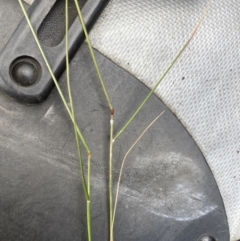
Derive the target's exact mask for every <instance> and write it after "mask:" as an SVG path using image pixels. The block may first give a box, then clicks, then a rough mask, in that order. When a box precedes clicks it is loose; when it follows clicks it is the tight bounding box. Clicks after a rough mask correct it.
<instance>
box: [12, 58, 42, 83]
mask: <svg viewBox="0 0 240 241" xmlns="http://www.w3.org/2000/svg"><path fill="white" fill-rule="evenodd" d="M41 74H42V69H41V66H40V64H39V63H38V61H37V60H35V59H34V58H32V57H28V56H22V57H19V58H17V59H15V60H13V62H12V63H11V65H10V77H11V79H12V80H13V81H14V82H15V83H17V84H18V85H21V86H24V87H28V86H31V85H33V84H35V83H36V82H37V81H38V80H39V79H40V78H41Z"/></svg>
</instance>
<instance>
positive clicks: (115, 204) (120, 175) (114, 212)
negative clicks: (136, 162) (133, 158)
mask: <svg viewBox="0 0 240 241" xmlns="http://www.w3.org/2000/svg"><path fill="white" fill-rule="evenodd" d="M164 112H165V111H163V112H161V113H160V114H159V115H158V116H157V117H156V118H155V119H154V120H153V121H152V122H151V123H150V124H149V125H148V126H147V128H146V129H145V130H144V131H143V132H142V134H141V135H140V136H139V137H138V138H137V139H136V141H135V142H134V143H133V145H132V146H131V147H130V148H129V150H128V151H127V153H126V154H125V156H124V158H123V161H122V165H121V169H120V173H119V177H118V183H117V191H116V197H115V203H114V211H113V220H112V226H111V229H112V230H113V227H114V221H115V216H116V210H117V202H118V196H119V190H120V183H121V177H122V173H123V167H124V164H125V161H126V158H127V157H128V155H129V153H130V152H131V150H132V149H133V148H134V146H135V145H136V144H137V143H138V142H139V141H140V139H141V138H142V137H143V135H144V134H145V133H146V132H147V131H148V129H149V128H150V127H151V126H152V125H153V124H154V123H155V122H156V121H157V120H158V118H160V117H161V116H162V115H163V114H164Z"/></svg>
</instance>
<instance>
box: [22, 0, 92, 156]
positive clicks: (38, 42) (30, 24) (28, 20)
mask: <svg viewBox="0 0 240 241" xmlns="http://www.w3.org/2000/svg"><path fill="white" fill-rule="evenodd" d="M18 1H19V4H20V6H21V8H22V11H23V13H24V16H25V18H26V21H27V23H28V25H29V27H30V29H31V32H32V34H33V37H34V39H35V42H36V44H37V46H38V48H39V50H40V52H41V55H42V57H43V59H44V62H45V64H46V66H47V68H48V70H49V73H50V75H51V77H52V79H53V82H54V84H55V86H56V88H57V91H58V93H59V95H60V97H61V99H62V102H63V104H64V106H65V108H66V110H67V112H68V115H69V116H70V118H71V121H72V122H73V124H74V118H73V116H72V113H71V110H70V109H69V107H68V104H67V101H66V99H65V97H64V95H63V93H62V90H61V88H60V86H59V84H58V82H57V79H56V77H55V75H54V73H53V71H52V68H51V66H50V64H49V61H48V59H47V57H46V55H45V53H44V51H43V48H42V46H41V44H40V41H39V39H38V37H37V34H36V32H35V30H34V28H33V26H32V23H31V21H30V19H29V17H28V14H27V11H26V9H25V7H24V5H23V2H22V0H18ZM76 129H77V134H78V135H79V137H80V139H81V141H82V143H83V145H84V147H85V149H86V151H87V152H88V153H89V152H90V148H89V146H88V144H87V142H86V140H85V138H84V136H83V135H82V132H81V131H80V128H79V127H78V125H76Z"/></svg>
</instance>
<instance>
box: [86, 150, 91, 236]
mask: <svg viewBox="0 0 240 241" xmlns="http://www.w3.org/2000/svg"><path fill="white" fill-rule="evenodd" d="M91 158H92V155H91V153H88V196H89V200H87V228H88V240H89V241H90V240H92V207H91Z"/></svg>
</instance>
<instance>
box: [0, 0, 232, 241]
mask: <svg viewBox="0 0 240 241" xmlns="http://www.w3.org/2000/svg"><path fill="white" fill-rule="evenodd" d="M5 2H6V1H4V0H0V4H1V3H5ZM14 4H15V3H14V2H13V1H12V6H14ZM7 9H9V8H6V9H5V11H7ZM16 9H17V8H16ZM11 11H13V9H11ZM15 11H16V10H15ZM5 15H6V14H5ZM0 18H1V15H0ZM17 21H18V19H17V18H16V22H17ZM13 24H14V22H13ZM1 31H3V27H2V25H1V27H0V33H1ZM0 36H1V35H0ZM0 49H1V45H0ZM96 54H97V58H98V60H99V63H100V68H101V70H102V73H103V76H104V77H105V79H106V83H107V87H108V89H109V92H110V95H111V96H112V98H113V104H114V106H115V110H116V130H119V128H120V127H121V126H122V124H123V123H124V122H125V120H126V118H128V117H129V116H130V115H131V113H132V112H133V111H134V110H135V109H136V107H137V105H138V103H139V102H140V101H141V100H142V99H143V97H144V96H145V95H146V94H147V93H148V89H147V88H146V87H145V86H144V85H143V84H141V83H140V82H139V81H138V80H137V79H135V78H134V77H132V76H131V75H129V74H128V73H127V72H125V71H124V70H122V69H120V68H118V67H117V66H116V65H115V64H113V63H112V62H110V61H109V60H108V59H106V58H105V57H104V56H102V55H101V54H99V53H96ZM89 63H91V60H90V57H89V54H88V49H87V47H86V46H85V45H83V46H82V48H81V49H80V51H79V52H78V53H77V54H76V56H75V58H74V59H73V61H72V62H71V71H72V75H71V77H72V86H73V95H74V99H75V107H76V113H77V115H76V117H77V120H78V121H79V124H80V126H81V128H82V130H83V133H84V135H85V136H86V138H87V141H88V142H89V144H90V147H91V148H92V150H93V178H92V189H93V227H94V231H93V236H94V240H107V237H108V234H107V226H108V224H107V220H108V213H107V201H106V200H107V199H106V198H107V172H108V166H107V159H108V157H107V155H108V154H107V153H108V146H107V139H108V134H109V128H108V124H109V123H108V119H107V116H108V109H107V105H106V102H105V100H104V96H103V94H102V92H101V91H100V85H99V83H98V82H97V78H96V75H95V71H94V70H93V69H92V67H91V66H90V65H89ZM60 83H61V86H62V87H63V89H64V91H65V93H66V83H65V77H64V76H63V77H62V78H61V80H60ZM163 110H166V112H165V114H164V115H163V116H162V117H161V118H160V119H159V120H158V121H157V122H156V123H155V125H154V126H153V127H152V128H151V129H150V130H149V131H148V132H147V133H146V135H145V136H144V137H143V138H142V140H141V142H140V143H139V144H138V145H137V146H136V147H135V149H134V150H133V152H132V153H131V154H130V156H129V158H128V159H127V163H126V166H125V171H124V175H123V181H122V186H121V189H120V198H119V206H118V210H117V219H116V230H115V231H116V240H140V241H146V240H149V241H153V240H163V241H183V240H184V241H186V240H189V241H190V240H197V239H198V238H199V237H200V236H202V235H203V234H211V235H212V236H214V237H215V238H216V239H217V240H218V241H226V240H229V231H228V225H227V220H226V214H225V211H224V207H223V203H222V199H221V196H220V194H219V191H218V188H217V185H216V183H215V180H214V178H213V176H212V174H211V172H210V170H209V168H208V166H207V164H206V162H205V160H204V158H203V156H202V154H201V152H200V151H199V149H198V147H197V146H196V144H195V142H194V141H193V140H192V138H191V137H190V136H189V134H188V133H187V131H186V130H185V129H184V128H183V126H182V125H181V124H180V122H179V121H178V120H177V119H176V117H175V116H174V115H173V114H172V113H171V112H170V111H169V110H168V109H167V108H166V106H165V105H164V104H163V103H162V102H161V101H160V100H159V99H158V98H157V97H156V96H153V97H152V98H151V99H150V102H149V103H148V104H147V106H146V107H145V108H144V109H143V111H142V113H141V114H140V115H139V116H138V117H137V119H136V120H135V122H134V123H133V124H132V125H131V126H130V127H129V129H128V131H127V132H126V133H125V134H124V135H123V136H122V137H121V138H120V139H119V142H117V143H116V146H115V159H114V162H115V172H114V174H115V175H114V177H115V179H117V175H118V173H119V167H120V162H121V160H122V158H123V156H124V154H125V152H126V151H127V150H128V148H129V147H130V146H131V144H132V143H133V142H134V140H135V139H136V137H137V136H138V135H139V134H140V133H141V132H142V131H143V130H144V129H145V127H146V126H147V124H148V123H150V122H151V121H152V120H153V119H154V117H155V116H156V115H158V114H159V113H160V112H161V111H163ZM0 153H1V156H0V183H1V185H0V240H2V241H13V240H24V241H32V240H36V241H38V240H39V241H40V240H49V241H54V240H56V241H63V240H86V225H85V219H86V216H85V204H84V197H83V190H82V186H81V182H80V178H79V172H78V159H77V153H76V147H75V143H74V135H73V130H72V126H71V122H70V121H69V118H68V116H67V114H66V112H65V110H64V108H63V105H62V103H61V101H60V99H59V97H58V94H57V92H56V90H55V89H54V90H53V91H52V93H51V95H50V96H49V98H48V99H47V101H46V102H44V103H42V104H40V105H23V104H21V103H17V102H15V101H13V100H11V99H9V98H8V97H7V96H5V94H4V93H2V92H1V93H0Z"/></svg>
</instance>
